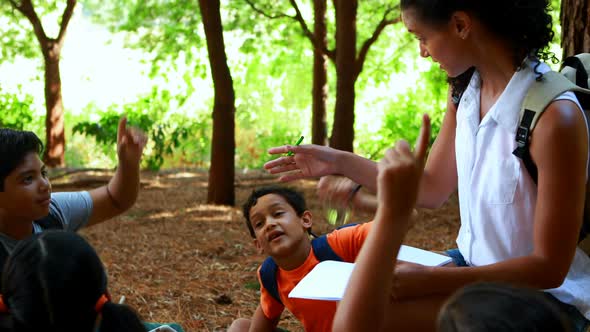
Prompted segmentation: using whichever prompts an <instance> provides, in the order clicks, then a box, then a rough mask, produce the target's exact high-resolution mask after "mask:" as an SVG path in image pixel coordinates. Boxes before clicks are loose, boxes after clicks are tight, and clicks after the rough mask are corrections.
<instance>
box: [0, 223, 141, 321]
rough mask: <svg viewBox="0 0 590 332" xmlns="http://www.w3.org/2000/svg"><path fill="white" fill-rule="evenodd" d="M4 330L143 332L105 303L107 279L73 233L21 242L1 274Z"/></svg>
mask: <svg viewBox="0 0 590 332" xmlns="http://www.w3.org/2000/svg"><path fill="white" fill-rule="evenodd" d="M1 290H2V301H3V304H4V308H2V311H4V314H3V315H2V319H1V321H2V327H3V330H4V331H15V332H20V331H55V332H57V331H61V332H70V331H71V332H74V331H77V332H86V331H88V332H92V331H95V330H96V329H95V325H96V322H97V317H98V315H99V313H100V314H101V319H100V330H101V331H102V332H110V331H113V332H114V331H121V332H122V331H131V332H135V331H145V328H144V327H143V324H142V323H141V321H140V320H139V318H138V317H137V315H136V314H135V312H133V311H132V310H131V309H130V308H128V307H126V306H123V305H119V304H115V303H113V302H111V301H110V300H107V299H108V297H109V295H108V292H107V278H106V273H105V270H104V268H103V265H102V263H101V261H100V259H99V257H98V255H97V254H96V252H95V251H94V249H93V248H92V247H91V246H90V245H89V244H88V243H87V242H86V240H84V239H83V238H82V237H81V236H79V235H77V234H76V233H73V232H64V231H48V232H43V233H40V234H35V235H33V236H32V237H30V238H28V239H26V240H23V241H21V242H20V243H19V244H18V245H17V247H16V248H15V250H14V251H13V252H12V254H11V255H10V257H9V258H8V260H7V262H6V265H5V266H4V270H3V273H2V287H1Z"/></svg>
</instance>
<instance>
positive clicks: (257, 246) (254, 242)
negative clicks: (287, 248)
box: [252, 239, 264, 255]
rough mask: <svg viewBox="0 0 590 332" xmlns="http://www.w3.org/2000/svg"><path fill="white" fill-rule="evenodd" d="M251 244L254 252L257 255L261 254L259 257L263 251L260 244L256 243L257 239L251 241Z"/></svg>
mask: <svg viewBox="0 0 590 332" xmlns="http://www.w3.org/2000/svg"><path fill="white" fill-rule="evenodd" d="M252 243H253V244H254V246H255V247H256V251H258V253H259V254H261V255H262V254H264V249H263V248H262V246H261V245H260V242H258V239H254V240H252Z"/></svg>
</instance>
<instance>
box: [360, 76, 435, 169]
mask: <svg viewBox="0 0 590 332" xmlns="http://www.w3.org/2000/svg"><path fill="white" fill-rule="evenodd" d="M446 95H447V83H446V75H445V73H444V72H443V71H442V70H440V69H439V68H438V66H437V65H435V64H432V65H431V66H430V69H429V70H428V71H425V72H423V73H421V78H420V79H419V80H418V81H417V82H416V85H415V86H414V87H413V88H410V89H408V91H406V93H402V94H400V95H398V96H395V97H394V98H393V101H392V102H391V103H390V104H389V105H388V107H387V108H386V109H384V111H383V124H382V127H381V128H380V129H379V130H377V131H376V132H363V133H361V134H360V135H359V136H361V138H360V139H359V140H358V142H359V144H358V152H359V153H360V154H362V155H365V156H366V157H367V158H370V159H374V160H376V159H379V158H381V157H382V156H383V153H384V152H385V150H386V149H387V148H390V147H392V146H393V145H394V144H395V142H396V141H397V140H400V139H404V140H406V141H408V142H410V143H411V144H414V142H415V141H416V138H417V137H418V133H419V131H420V125H421V123H422V115H423V114H424V113H426V114H428V115H429V116H430V119H431V125H432V134H431V142H432V141H434V138H435V137H436V135H437V134H438V132H439V130H440V125H441V123H442V119H443V116H444V112H445V111H446Z"/></svg>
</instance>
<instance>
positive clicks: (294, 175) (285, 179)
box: [279, 172, 305, 182]
mask: <svg viewBox="0 0 590 332" xmlns="http://www.w3.org/2000/svg"><path fill="white" fill-rule="evenodd" d="M304 178H305V175H303V173H301V172H292V173H288V174H285V175H283V176H281V177H279V181H281V182H289V181H293V180H300V179H304Z"/></svg>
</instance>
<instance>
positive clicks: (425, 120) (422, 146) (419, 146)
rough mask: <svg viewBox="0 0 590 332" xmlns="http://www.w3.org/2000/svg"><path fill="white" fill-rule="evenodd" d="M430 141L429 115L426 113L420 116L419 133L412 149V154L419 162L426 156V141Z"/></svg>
mask: <svg viewBox="0 0 590 332" xmlns="http://www.w3.org/2000/svg"><path fill="white" fill-rule="evenodd" d="M429 142H430V117H428V114H424V116H423V117H422V126H421V127H420V134H418V139H417V141H416V148H415V150H414V156H415V157H416V159H418V160H420V162H424V158H426V150H428V143H429Z"/></svg>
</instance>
